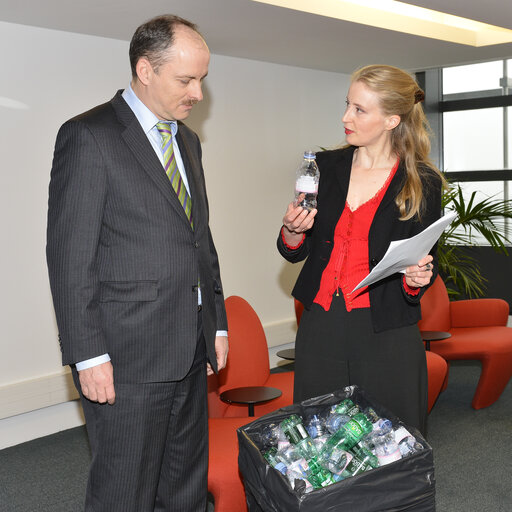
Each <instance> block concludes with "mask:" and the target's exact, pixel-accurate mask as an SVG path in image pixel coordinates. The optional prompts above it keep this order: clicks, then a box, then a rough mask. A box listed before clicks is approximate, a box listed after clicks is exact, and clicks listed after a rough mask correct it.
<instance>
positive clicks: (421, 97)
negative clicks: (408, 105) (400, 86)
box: [414, 89, 425, 103]
mask: <svg viewBox="0 0 512 512" xmlns="http://www.w3.org/2000/svg"><path fill="white" fill-rule="evenodd" d="M424 99H425V93H424V92H423V91H422V90H421V89H418V90H417V91H416V92H415V93H414V103H419V102H420V101H423V100H424Z"/></svg>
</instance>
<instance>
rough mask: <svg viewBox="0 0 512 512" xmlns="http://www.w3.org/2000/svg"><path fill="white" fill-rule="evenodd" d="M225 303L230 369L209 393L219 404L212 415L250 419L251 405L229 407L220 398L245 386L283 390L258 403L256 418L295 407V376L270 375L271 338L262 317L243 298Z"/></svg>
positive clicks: (255, 410)
mask: <svg viewBox="0 0 512 512" xmlns="http://www.w3.org/2000/svg"><path fill="white" fill-rule="evenodd" d="M225 304H226V313H227V317H228V329H229V355H228V362H227V365H226V368H225V369H224V370H223V371H221V372H220V374H219V376H218V387H217V389H215V390H214V391H213V393H214V394H213V396H211V393H212V392H211V391H210V393H209V399H208V400H209V403H212V402H215V400H217V403H216V404H212V407H213V410H212V412H210V416H212V414H215V416H221V417H240V416H247V415H248V412H247V411H248V408H247V405H243V404H227V403H224V402H222V401H221V400H220V399H219V398H218V395H219V394H220V393H222V392H223V391H226V390H228V389H233V388H238V387H243V386H270V387H273V388H278V389H280V390H281V391H282V395H281V396H280V397H279V398H276V399H275V400H271V401H269V402H266V403H262V404H256V405H255V406H254V413H255V415H256V416H262V415H264V414H267V413H269V412H272V411H275V410H276V409H279V408H280V407H285V406H287V405H291V404H292V403H293V377H294V373H293V372H282V373H272V374H271V373H270V364H269V358H268V345H267V338H266V336H265V331H264V330H263V326H262V325H261V322H260V319H259V318H258V315H257V314H256V312H255V311H254V309H253V308H252V307H251V305H250V304H249V303H248V302H247V301H246V300H245V299H242V297H237V296H236V295H233V296H231V297H228V298H227V299H226V300H225ZM213 411H215V412H213Z"/></svg>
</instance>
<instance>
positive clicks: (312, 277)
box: [277, 146, 441, 332]
mask: <svg viewBox="0 0 512 512" xmlns="http://www.w3.org/2000/svg"><path fill="white" fill-rule="evenodd" d="M354 150H355V147H354V146H350V147H348V148H344V149H338V150H334V151H323V152H320V153H317V163H318V167H319V169H320V183H319V188H318V213H317V215H316V217H315V223H314V225H313V228H312V229H311V230H310V231H308V233H307V236H306V239H305V240H304V243H303V244H302V245H301V246H300V247H299V248H298V249H296V250H290V249H289V248H287V247H286V245H285V244H284V243H283V240H282V237H281V235H280V236H279V237H278V240H277V246H278V249H279V252H280V253H281V254H282V255H283V257H284V258H286V259H287V260H288V261H291V262H297V261H301V260H303V259H304V258H306V257H307V261H306V262H305V263H304V266H303V267H302V271H301V273H300V275H299V278H298V279H297V283H296V284H295V287H294V289H293V292H292V293H293V296H294V297H295V298H296V299H297V300H299V301H300V302H302V303H303V304H304V306H305V307H306V308H308V309H309V307H310V306H311V304H312V303H313V300H314V299H315V297H316V294H317V293H318V289H319V287H320V280H321V278H322V273H323V271H324V269H325V267H326V266H327V263H328V262H329V258H330V256H331V252H332V249H333V240H334V230H335V228H336V224H337V223H338V220H339V218H340V216H341V213H342V212H343V209H344V207H345V202H346V199H347V193H348V186H349V181H350V171H351V168H352V157H353V154H354ZM423 171H424V172H423V174H422V182H423V191H424V194H425V197H426V203H425V204H426V209H425V211H424V213H423V215H422V216H421V221H418V219H417V218H414V219H411V220H407V221H401V220H399V217H400V212H399V210H398V207H397V205H396V204H395V198H396V196H397V195H398V193H399V191H400V190H401V188H402V186H403V183H404V180H405V177H406V171H405V167H404V166H403V165H402V163H400V165H399V166H398V169H397V171H396V173H395V176H394V177H393V179H392V180H391V183H390V184H389V187H388V189H387V191H386V193H385V194H384V197H383V199H382V201H381V203H380V205H379V207H378V209H377V212H376V213H375V217H374V219H373V222H372V224H371V227H370V232H369V234H368V261H369V266H370V270H371V269H372V267H374V266H375V265H377V263H378V262H379V261H380V260H381V259H382V257H383V256H384V254H385V253H386V251H387V249H388V247H389V243H390V242H391V241H392V240H402V239H404V238H409V237H411V236H414V235H416V234H418V233H419V232H420V231H422V230H423V229H424V228H426V227H427V226H429V225H430V224H432V223H433V222H435V221H436V220H437V219H438V218H439V217H440V214H441V180H440V179H439V177H438V176H437V175H436V174H435V173H434V172H433V171H432V170H430V169H424V170H423ZM431 254H433V256H434V276H433V277H432V279H431V281H430V282H431V283H432V282H434V279H435V276H436V273H437V260H436V249H435V247H434V248H433V249H432V251H431ZM369 288H370V289H369V293H370V304H371V314H372V321H373V327H374V331H375V332H381V331H384V330H387V329H393V328H397V327H403V326H405V325H412V324H415V323H417V322H418V320H419V319H420V317H421V310H420V305H419V301H420V298H421V296H422V295H423V293H425V290H426V289H427V287H423V288H421V289H420V292H419V294H418V295H415V296H411V295H409V294H407V293H406V292H405V290H404V288H403V286H402V274H394V275H392V276H390V277H388V278H386V279H383V280H381V281H379V282H377V283H375V284H373V285H370V287H369Z"/></svg>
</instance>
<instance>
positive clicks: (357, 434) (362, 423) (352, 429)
mask: <svg viewBox="0 0 512 512" xmlns="http://www.w3.org/2000/svg"><path fill="white" fill-rule="evenodd" d="M371 431H372V424H371V423H370V421H369V420H368V418H367V417H366V416H365V415H364V414H362V413H358V414H356V415H355V416H354V417H353V418H351V419H350V421H348V422H347V423H345V425H343V426H342V427H341V428H340V429H339V430H338V431H337V432H336V433H335V434H333V436H332V437H331V438H330V439H329V440H328V441H327V442H326V443H325V444H324V447H323V448H322V456H324V457H325V456H328V455H329V452H330V451H332V450H333V449H334V448H340V449H342V450H345V451H348V450H350V448H352V447H353V446H354V445H355V444H356V443H357V442H359V441H360V440H361V439H362V438H363V437H364V436H365V435H366V434H368V433H369V432H371Z"/></svg>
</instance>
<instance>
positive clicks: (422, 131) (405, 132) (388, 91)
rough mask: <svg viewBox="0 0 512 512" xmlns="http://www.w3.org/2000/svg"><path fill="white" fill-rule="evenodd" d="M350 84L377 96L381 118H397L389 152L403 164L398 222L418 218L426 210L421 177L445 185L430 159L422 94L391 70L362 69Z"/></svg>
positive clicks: (405, 75)
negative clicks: (434, 176) (359, 84)
mask: <svg viewBox="0 0 512 512" xmlns="http://www.w3.org/2000/svg"><path fill="white" fill-rule="evenodd" d="M352 82H362V83H363V84H365V85H366V86H367V87H368V88H369V89H370V90H372V91H374V92H375V93H376V94H377V95H378V97H379V103H380V107H381V109H382V111H383V113H384V115H386V116H390V115H398V116H400V123H399V124H398V126H397V127H396V128H394V129H393V130H392V131H391V148H392V150H393V151H394V152H395V153H396V154H397V155H398V156H399V158H400V161H401V162H403V163H404V165H405V168H406V171H407V178H406V180H405V183H404V185H403V187H402V190H401V191H400V193H399V194H398V196H397V197H396V198H395V202H396V204H397V206H398V208H399V209H400V219H401V220H407V219H410V218H412V217H414V216H415V215H417V216H418V217H421V213H422V211H423V210H424V207H425V205H424V199H423V198H424V194H423V184H422V181H421V174H422V173H425V172H434V173H436V174H438V175H439V177H440V179H441V182H442V183H443V185H445V183H446V182H445V179H444V177H443V175H442V174H441V172H440V171H439V169H437V167H436V166H435V165H434V163H433V162H432V161H431V160H430V157H429V153H430V134H431V130H430V125H429V123H428V121H427V118H426V117H425V113H424V112H423V108H422V106H421V101H423V99H424V98H425V94H424V92H423V91H422V89H421V88H420V87H419V85H418V84H417V82H416V80H414V78H413V77H412V76H411V75H410V74H409V73H406V72H405V71H403V70H401V69H399V68H396V67H394V66H385V65H372V66H365V67H363V68H361V69H358V70H357V71H355V72H354V73H353V75H352ZM428 169H430V171H429V170H428Z"/></svg>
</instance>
